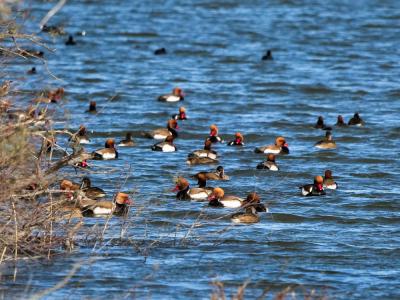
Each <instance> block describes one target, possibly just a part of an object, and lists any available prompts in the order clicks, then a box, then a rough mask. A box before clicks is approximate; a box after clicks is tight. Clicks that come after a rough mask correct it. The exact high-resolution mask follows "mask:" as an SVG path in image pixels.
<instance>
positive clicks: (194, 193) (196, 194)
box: [173, 177, 212, 200]
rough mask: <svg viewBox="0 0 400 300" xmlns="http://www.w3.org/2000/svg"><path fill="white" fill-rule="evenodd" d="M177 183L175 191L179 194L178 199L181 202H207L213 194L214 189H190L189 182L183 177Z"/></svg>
mask: <svg viewBox="0 0 400 300" xmlns="http://www.w3.org/2000/svg"><path fill="white" fill-rule="evenodd" d="M175 183H176V186H175V189H174V190H173V191H174V192H177V194H176V198H177V199H179V200H189V199H192V200H207V198H208V196H209V195H210V194H211V193H212V189H210V188H206V187H201V188H190V186H189V182H188V181H187V180H186V179H185V178H183V177H178V178H177V180H176V182H175Z"/></svg>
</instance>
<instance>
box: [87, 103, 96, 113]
mask: <svg viewBox="0 0 400 300" xmlns="http://www.w3.org/2000/svg"><path fill="white" fill-rule="evenodd" d="M96 105H97V104H96V101H90V103H89V109H88V110H87V111H86V112H87V113H92V114H95V113H97V108H96Z"/></svg>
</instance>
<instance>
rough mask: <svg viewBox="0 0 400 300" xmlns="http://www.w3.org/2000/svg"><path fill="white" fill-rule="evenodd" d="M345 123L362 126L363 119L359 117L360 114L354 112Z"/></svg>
mask: <svg viewBox="0 0 400 300" xmlns="http://www.w3.org/2000/svg"><path fill="white" fill-rule="evenodd" d="M347 124H348V125H354V126H364V121H363V119H361V117H360V114H359V113H358V112H356V113H355V114H354V116H353V117H352V118H351V119H350V120H349V122H348V123H347Z"/></svg>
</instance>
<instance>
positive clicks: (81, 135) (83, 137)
mask: <svg viewBox="0 0 400 300" xmlns="http://www.w3.org/2000/svg"><path fill="white" fill-rule="evenodd" d="M76 138H77V139H78V140H79V143H80V144H90V139H89V137H88V134H87V131H86V127H85V126H83V125H81V126H79V130H78V133H77V134H76Z"/></svg>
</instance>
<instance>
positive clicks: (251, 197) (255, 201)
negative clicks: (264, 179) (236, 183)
mask: <svg viewBox="0 0 400 300" xmlns="http://www.w3.org/2000/svg"><path fill="white" fill-rule="evenodd" d="M249 206H253V207H254V208H255V209H256V211H257V212H268V208H267V207H266V206H265V205H264V204H263V203H261V198H260V196H259V195H258V194H257V193H256V192H251V193H250V194H248V195H247V197H246V199H245V200H244V201H243V202H242V207H243V208H247V207H249Z"/></svg>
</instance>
